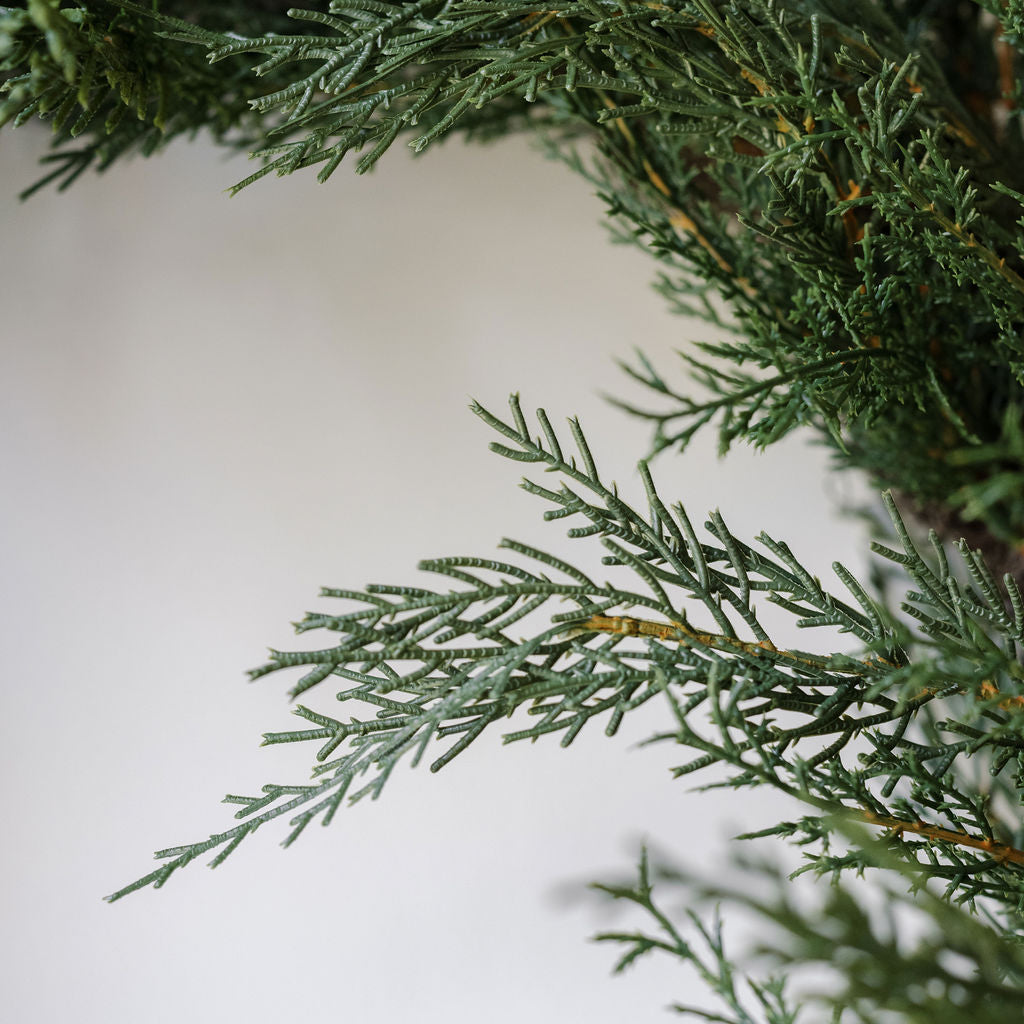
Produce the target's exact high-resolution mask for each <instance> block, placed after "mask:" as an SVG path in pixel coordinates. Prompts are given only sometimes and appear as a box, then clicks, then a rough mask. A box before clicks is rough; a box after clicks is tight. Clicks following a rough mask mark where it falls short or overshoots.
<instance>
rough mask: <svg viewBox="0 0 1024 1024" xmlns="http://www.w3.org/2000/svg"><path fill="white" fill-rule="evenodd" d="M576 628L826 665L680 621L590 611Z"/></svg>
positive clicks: (867, 665) (765, 643) (764, 643)
mask: <svg viewBox="0 0 1024 1024" xmlns="http://www.w3.org/2000/svg"><path fill="white" fill-rule="evenodd" d="M577 628H579V629H585V630H590V631H592V632H595V633H621V634H623V635H624V636H650V637H655V638H656V639H658V640H675V641H676V643H680V644H686V645H692V644H696V645H698V646H700V647H713V648H715V649H716V650H731V651H738V652H741V653H743V654H749V655H754V656H756V657H761V656H765V655H769V656H770V657H772V658H782V659H783V660H786V661H790V662H792V663H793V664H798V665H807V666H809V667H810V668H816V669H826V668H828V665H827V663H826V662H825V661H823V660H821V659H818V658H813V657H810V656H808V655H806V654H795V653H794V652H792V651H786V650H782V649H781V648H778V647H776V646H775V645H774V644H773V643H772V642H771V641H770V640H761V641H759V642H756V643H755V642H753V641H749V640H739V639H737V638H736V637H732V636H725V635H724V634H722V633H704V632H701V631H700V630H696V629H691V628H690V627H689V626H685V625H683V623H681V622H650V621H648V620H647V619H634V618H629V617H625V616H621V615H591V616H590V618H589V619H587V620H586V622H581V623H580V624H579V626H578V627H577ZM860 664H862V665H864V667H865V668H870V667H871V664H870V663H869V662H860Z"/></svg>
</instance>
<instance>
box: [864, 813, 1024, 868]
mask: <svg viewBox="0 0 1024 1024" xmlns="http://www.w3.org/2000/svg"><path fill="white" fill-rule="evenodd" d="M860 816H861V817H862V818H863V819H864V820H865V821H866V822H868V824H871V825H881V826H882V827H883V828H887V829H889V831H890V832H891V833H892V834H893V835H894V836H896V837H897V838H899V837H900V836H901V835H902V834H903V833H904V832H913V833H914V834H915V835H919V836H924V837H925V838H926V839H934V840H937V841H938V842H941V843H953V844H954V845H956V846H968V847H970V848H971V849H972V850H983V851H984V852H985V853H990V854H991V855H992V858H993V860H996V861H998V862H999V863H1001V864H1003V863H1008V864H1024V850H1018V849H1017V848H1016V847H1015V846H1009V845H1008V844H1006V843H997V842H995V840H993V839H978V838H977V837H976V836H972V835H968V834H967V833H966V832H956V831H954V830H953V829H951V828H941V827H940V826H938V825H929V824H928V823H927V822H926V821H904V820H903V819H902V818H892V817H890V816H889V815H887V814H874V813H872V812H871V811H861V812H860Z"/></svg>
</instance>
